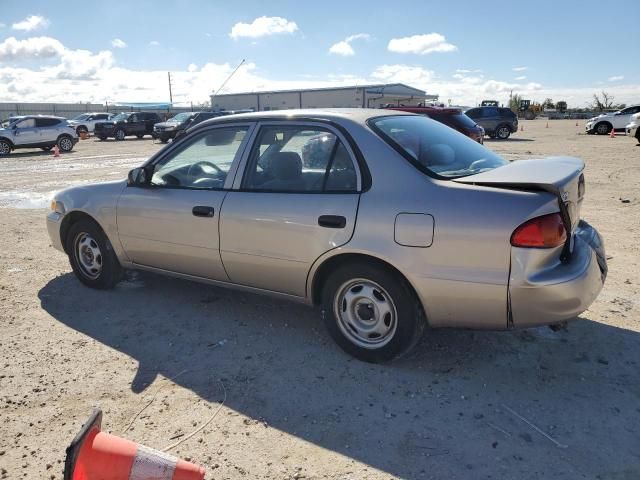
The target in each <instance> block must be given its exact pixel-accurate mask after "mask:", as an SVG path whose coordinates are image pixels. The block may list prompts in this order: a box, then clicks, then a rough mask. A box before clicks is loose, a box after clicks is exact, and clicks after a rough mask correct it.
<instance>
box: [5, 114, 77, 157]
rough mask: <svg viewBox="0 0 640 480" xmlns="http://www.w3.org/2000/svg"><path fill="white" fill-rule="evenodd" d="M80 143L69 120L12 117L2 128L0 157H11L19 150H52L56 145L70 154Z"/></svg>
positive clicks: (43, 116)
mask: <svg viewBox="0 0 640 480" xmlns="http://www.w3.org/2000/svg"><path fill="white" fill-rule="evenodd" d="M77 142H78V134H77V133H76V131H75V130H74V129H73V127H70V126H69V125H68V124H67V119H66V118H62V117H51V116H45V115H25V116H19V117H11V118H10V119H9V120H8V121H7V122H5V123H3V125H2V128H0V155H9V153H11V151H12V150H15V149H18V148H41V149H42V150H44V151H48V150H51V149H52V148H53V147H54V146H55V145H58V148H59V149H60V151H62V152H70V151H71V150H73V146H74V145H75V144H76V143H77Z"/></svg>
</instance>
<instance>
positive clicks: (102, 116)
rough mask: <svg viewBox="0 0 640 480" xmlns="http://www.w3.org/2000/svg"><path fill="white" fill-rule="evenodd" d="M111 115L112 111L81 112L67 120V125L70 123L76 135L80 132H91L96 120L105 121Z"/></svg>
mask: <svg viewBox="0 0 640 480" xmlns="http://www.w3.org/2000/svg"><path fill="white" fill-rule="evenodd" d="M112 116H113V114H112V113H104V112H97V113H83V114H81V115H78V116H77V117H74V118H72V119H71V120H68V123H69V125H71V126H72V127H73V128H74V129H75V131H76V132H78V135H80V133H82V132H86V133H93V129H94V127H95V126H96V123H97V122H106V121H107V120H109V119H110V118H111V117H112Z"/></svg>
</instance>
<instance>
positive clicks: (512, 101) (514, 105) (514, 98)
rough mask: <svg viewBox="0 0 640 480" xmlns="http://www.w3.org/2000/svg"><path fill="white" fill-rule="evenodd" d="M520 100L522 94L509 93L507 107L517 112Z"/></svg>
mask: <svg viewBox="0 0 640 480" xmlns="http://www.w3.org/2000/svg"><path fill="white" fill-rule="evenodd" d="M521 100H522V95H518V94H517V93H515V94H513V95H511V97H510V98H509V108H510V109H511V111H512V112H515V113H518V111H519V110H520V101H521Z"/></svg>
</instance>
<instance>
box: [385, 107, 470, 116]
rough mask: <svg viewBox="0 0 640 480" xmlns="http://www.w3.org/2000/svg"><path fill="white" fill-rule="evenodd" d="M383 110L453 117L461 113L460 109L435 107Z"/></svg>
mask: <svg viewBox="0 0 640 480" xmlns="http://www.w3.org/2000/svg"><path fill="white" fill-rule="evenodd" d="M384 110H395V111H398V112H410V113H444V114H451V115H455V114H456V113H462V108H460V107H438V106H435V105H429V106H411V105H405V106H401V107H385V108H384Z"/></svg>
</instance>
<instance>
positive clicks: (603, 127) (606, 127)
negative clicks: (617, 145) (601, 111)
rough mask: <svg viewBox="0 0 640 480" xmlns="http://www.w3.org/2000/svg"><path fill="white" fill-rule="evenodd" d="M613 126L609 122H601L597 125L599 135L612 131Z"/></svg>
mask: <svg viewBox="0 0 640 480" xmlns="http://www.w3.org/2000/svg"><path fill="white" fill-rule="evenodd" d="M611 128H613V127H612V126H611V125H610V124H608V123H607V122H600V123H599V124H597V125H596V128H595V131H596V133H597V134H598V135H606V134H607V133H609V132H610V131H611Z"/></svg>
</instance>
